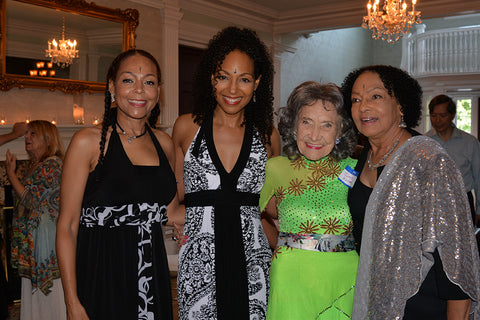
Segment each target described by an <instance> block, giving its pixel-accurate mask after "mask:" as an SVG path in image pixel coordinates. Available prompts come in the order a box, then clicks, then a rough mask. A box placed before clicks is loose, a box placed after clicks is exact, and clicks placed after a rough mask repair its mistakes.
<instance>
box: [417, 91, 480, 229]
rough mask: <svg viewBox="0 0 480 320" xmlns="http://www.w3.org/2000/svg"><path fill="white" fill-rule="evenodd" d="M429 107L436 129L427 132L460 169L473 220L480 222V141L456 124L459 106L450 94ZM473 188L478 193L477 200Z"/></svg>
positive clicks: (433, 125)
mask: <svg viewBox="0 0 480 320" xmlns="http://www.w3.org/2000/svg"><path fill="white" fill-rule="evenodd" d="M428 109H429V111H430V121H431V123H432V127H433V129H432V130H430V131H428V132H427V133H426V135H427V136H429V137H431V138H433V139H435V140H436V141H438V142H439V143H440V144H441V145H442V146H443V148H444V149H445V150H446V151H447V153H448V154H449V155H450V157H452V159H453V160H454V161H455V163H456V164H457V167H458V168H459V169H460V172H461V173H462V177H463V182H464V183H465V190H467V196H468V200H469V202H470V210H471V212H472V219H473V222H474V223H475V225H478V223H479V219H480V215H476V214H475V208H478V205H479V203H480V197H479V195H480V194H479V191H480V189H479V186H480V142H479V141H478V140H477V138H475V137H474V136H472V135H471V134H468V133H467V132H465V131H462V130H460V129H458V128H457V127H456V126H455V124H454V123H453V119H454V118H455V114H456V113H457V106H456V105H455V103H454V102H453V100H452V98H450V97H449V96H446V95H443V94H441V95H438V96H436V97H435V98H433V99H432V101H430V104H429V105H428ZM472 190H473V191H474V192H475V198H476V201H474V196H473V193H472Z"/></svg>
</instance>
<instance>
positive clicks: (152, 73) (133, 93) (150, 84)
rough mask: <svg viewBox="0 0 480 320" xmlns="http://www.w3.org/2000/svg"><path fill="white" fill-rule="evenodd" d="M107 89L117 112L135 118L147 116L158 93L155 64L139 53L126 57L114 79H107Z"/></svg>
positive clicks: (155, 101)
mask: <svg viewBox="0 0 480 320" xmlns="http://www.w3.org/2000/svg"><path fill="white" fill-rule="evenodd" d="M109 89H110V93H111V94H112V95H114V96H115V103H116V104H117V106H118V110H119V112H122V113H123V114H125V115H127V116H128V117H131V118H135V119H143V118H147V117H148V116H149V115H150V111H152V109H153V108H154V107H155V105H156V103H157V102H158V96H159V93H160V84H159V83H158V74H157V69H156V67H155V64H154V63H153V62H152V61H151V60H150V59H148V58H147V57H144V56H142V55H139V54H136V55H134V56H131V57H128V58H126V59H125V60H124V61H123V62H122V63H121V65H120V67H119V69H118V73H117V77H116V79H115V81H113V80H110V81H109Z"/></svg>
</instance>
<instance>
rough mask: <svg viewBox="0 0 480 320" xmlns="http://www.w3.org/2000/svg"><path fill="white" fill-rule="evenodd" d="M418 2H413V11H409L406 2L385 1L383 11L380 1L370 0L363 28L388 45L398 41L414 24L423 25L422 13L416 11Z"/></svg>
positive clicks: (402, 0)
mask: <svg viewBox="0 0 480 320" xmlns="http://www.w3.org/2000/svg"><path fill="white" fill-rule="evenodd" d="M416 3H417V0H412V11H407V1H406V0H385V2H384V4H383V11H381V10H380V0H374V3H373V5H372V1H371V0H368V4H367V14H368V15H366V16H364V17H363V24H362V27H364V28H365V29H370V30H372V32H373V34H372V38H374V39H382V40H383V41H387V42H388V43H393V42H395V41H398V39H400V38H401V37H402V36H403V34H404V33H407V32H408V31H409V30H410V28H411V27H412V25H413V24H415V23H421V22H422V21H421V20H420V13H421V12H420V11H415V4H416Z"/></svg>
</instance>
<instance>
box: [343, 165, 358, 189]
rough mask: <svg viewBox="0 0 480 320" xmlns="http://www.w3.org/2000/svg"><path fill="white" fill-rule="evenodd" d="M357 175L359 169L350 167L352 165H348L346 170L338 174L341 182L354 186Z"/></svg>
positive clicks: (350, 186)
mask: <svg viewBox="0 0 480 320" xmlns="http://www.w3.org/2000/svg"><path fill="white" fill-rule="evenodd" d="M357 177H358V171H355V170H354V169H352V168H350V166H347V167H346V168H345V170H343V171H342V173H340V175H339V176H338V180H340V182H341V183H343V184H344V185H346V186H347V187H349V188H352V187H353V185H354V184H355V181H356V180H357Z"/></svg>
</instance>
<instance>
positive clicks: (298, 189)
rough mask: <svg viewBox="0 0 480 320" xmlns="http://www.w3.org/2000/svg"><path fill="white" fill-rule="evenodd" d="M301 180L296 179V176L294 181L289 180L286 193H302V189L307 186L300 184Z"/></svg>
mask: <svg viewBox="0 0 480 320" xmlns="http://www.w3.org/2000/svg"><path fill="white" fill-rule="evenodd" d="M302 182H303V180H300V181H298V178H295V181H294V180H292V181H290V187H288V194H294V195H295V196H299V195H301V194H303V190H305V189H306V188H307V187H306V186H305V185H303V184H302Z"/></svg>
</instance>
